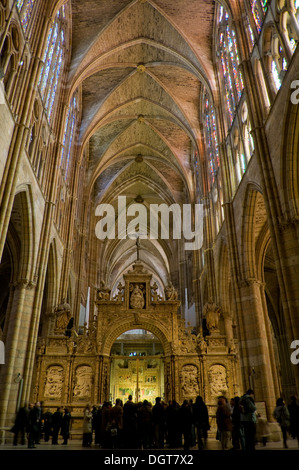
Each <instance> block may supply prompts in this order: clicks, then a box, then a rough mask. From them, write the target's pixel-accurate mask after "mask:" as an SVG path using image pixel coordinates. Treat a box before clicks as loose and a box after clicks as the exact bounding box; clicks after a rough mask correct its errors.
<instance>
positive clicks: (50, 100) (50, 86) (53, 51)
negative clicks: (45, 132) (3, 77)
mask: <svg viewBox="0 0 299 470" xmlns="http://www.w3.org/2000/svg"><path fill="white" fill-rule="evenodd" d="M65 8H66V7H65V5H63V6H62V7H61V9H60V10H59V11H58V12H57V15H56V17H55V20H54V23H53V25H52V26H51V28H50V31H49V34H48V38H47V44H46V49H45V52H44V56H43V67H42V71H41V74H40V79H39V87H40V92H41V97H42V100H43V103H44V107H45V110H46V113H47V115H48V119H49V121H50V120H51V115H52V111H53V105H54V102H55V96H56V94H57V91H58V88H59V84H60V80H61V75H62V71H63V69H64V64H65V51H66V26H67V25H66V20H65Z"/></svg>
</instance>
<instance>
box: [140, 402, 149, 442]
mask: <svg viewBox="0 0 299 470" xmlns="http://www.w3.org/2000/svg"><path fill="white" fill-rule="evenodd" d="M138 432H139V433H140V441H141V446H142V448H143V449H149V448H150V447H151V437H152V409H151V407H150V404H149V402H148V401H147V400H144V401H143V403H142V405H141V406H140V408H139V410H138Z"/></svg>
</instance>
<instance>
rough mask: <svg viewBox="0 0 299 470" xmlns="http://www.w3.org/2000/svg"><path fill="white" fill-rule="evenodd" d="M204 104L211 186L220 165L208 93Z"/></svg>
mask: <svg viewBox="0 0 299 470" xmlns="http://www.w3.org/2000/svg"><path fill="white" fill-rule="evenodd" d="M204 106H205V108H204V120H205V143H206V150H207V157H208V165H209V174H210V182H211V185H212V186H213V184H214V183H215V180H216V176H217V172H218V169H219V166H220V160H219V145H218V136H217V124H216V115H215V110H214V106H213V105H212V104H211V102H210V98H209V96H208V94H206V95H205V103H204Z"/></svg>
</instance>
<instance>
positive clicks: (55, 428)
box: [52, 406, 62, 445]
mask: <svg viewBox="0 0 299 470" xmlns="http://www.w3.org/2000/svg"><path fill="white" fill-rule="evenodd" d="M61 423H62V407H60V406H59V407H58V408H57V410H56V411H55V413H53V416H52V444H54V445H56V444H58V435H59V431H60V428H61Z"/></svg>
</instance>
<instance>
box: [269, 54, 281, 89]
mask: <svg viewBox="0 0 299 470" xmlns="http://www.w3.org/2000/svg"><path fill="white" fill-rule="evenodd" d="M271 70H272V76H273V80H274V83H275V86H276V90H279V88H280V87H281V79H280V77H279V71H278V68H277V64H276V62H275V60H272V65H271Z"/></svg>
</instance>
